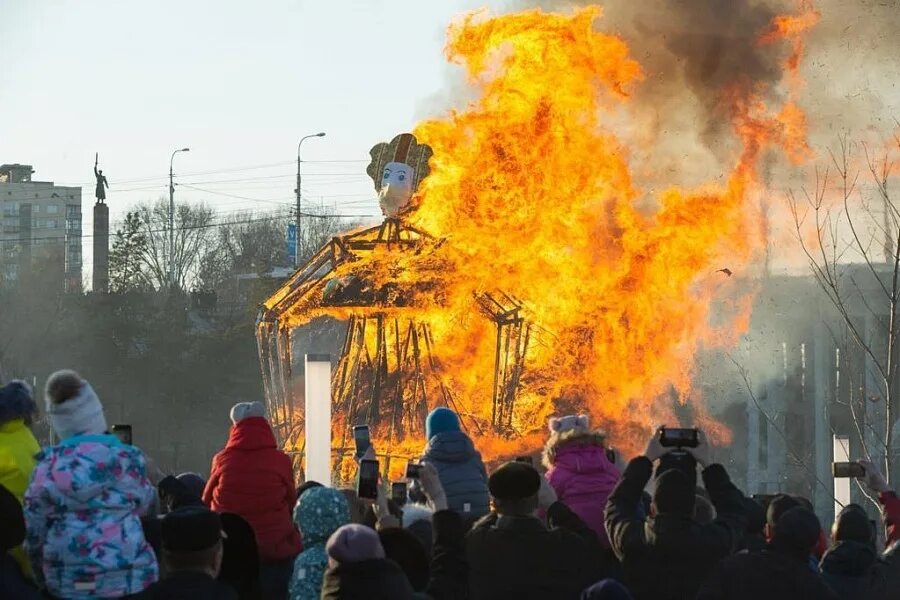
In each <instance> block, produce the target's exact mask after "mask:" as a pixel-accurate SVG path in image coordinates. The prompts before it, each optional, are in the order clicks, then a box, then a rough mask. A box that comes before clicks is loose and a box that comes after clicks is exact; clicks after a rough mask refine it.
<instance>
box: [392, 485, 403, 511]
mask: <svg viewBox="0 0 900 600" xmlns="http://www.w3.org/2000/svg"><path fill="white" fill-rule="evenodd" d="M391 500H393V501H394V503H395V504H396V505H397V506H405V505H406V483H405V482H403V481H395V482H394V483H392V484H391Z"/></svg>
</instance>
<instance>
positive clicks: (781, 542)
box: [771, 506, 822, 558]
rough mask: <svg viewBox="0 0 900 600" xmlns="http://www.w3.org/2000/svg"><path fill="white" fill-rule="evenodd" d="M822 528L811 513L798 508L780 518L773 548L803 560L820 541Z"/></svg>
mask: <svg viewBox="0 0 900 600" xmlns="http://www.w3.org/2000/svg"><path fill="white" fill-rule="evenodd" d="M821 530H822V526H821V525H820V524H819V519H818V517H816V515H815V514H813V513H812V512H811V511H809V510H807V509H806V508H804V507H802V506H796V507H794V508H792V509H790V510H788V511H787V512H785V513H783V514H782V515H781V516H780V517H778V521H776V523H775V528H774V531H773V534H772V542H771V544H772V547H773V548H775V549H778V550H782V551H784V552H786V553H789V554H792V555H795V556H797V557H798V558H802V557H805V556H808V555H809V554H810V552H812V550H813V548H814V547H815V546H816V543H817V542H818V541H819V533H820V532H821Z"/></svg>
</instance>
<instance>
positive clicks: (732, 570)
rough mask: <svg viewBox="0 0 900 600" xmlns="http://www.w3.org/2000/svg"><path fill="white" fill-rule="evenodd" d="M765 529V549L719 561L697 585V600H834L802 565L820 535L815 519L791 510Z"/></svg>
mask: <svg viewBox="0 0 900 600" xmlns="http://www.w3.org/2000/svg"><path fill="white" fill-rule="evenodd" d="M770 529H771V530H772V531H771V534H772V535H771V542H770V543H769V544H768V546H767V547H766V549H765V550H763V551H762V552H751V553H741V554H736V555H734V556H731V557H729V558H726V559H725V560H723V561H722V562H721V563H719V565H717V566H716V567H715V569H713V571H712V573H711V574H710V576H709V578H708V579H707V580H706V581H705V582H704V583H703V585H702V587H701V588H700V591H699V593H698V594H697V600H758V599H759V598H765V599H766V600H798V599H800V598H803V599H804V600H837V596H836V595H835V594H834V592H833V591H832V590H831V589H830V588H829V587H828V586H827V585H826V584H825V582H824V581H822V578H821V577H819V576H818V575H817V574H816V573H815V572H813V571H812V570H811V569H810V568H809V564H808V560H809V556H810V554H811V553H812V551H813V548H815V545H816V543H817V541H818V539H819V531H820V530H821V526H820V525H819V520H818V519H817V518H816V515H814V514H813V513H812V512H810V511H809V510H807V509H806V508H804V507H802V506H795V507H793V508H791V509H789V510H787V511H786V512H784V513H783V514H781V515H780V516H779V517H778V519H777V521H776V522H775V524H774V525H773V524H770Z"/></svg>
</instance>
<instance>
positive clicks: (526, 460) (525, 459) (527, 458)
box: [516, 456, 534, 467]
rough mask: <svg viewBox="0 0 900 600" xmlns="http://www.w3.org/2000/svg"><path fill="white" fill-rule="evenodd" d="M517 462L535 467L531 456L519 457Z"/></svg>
mask: <svg viewBox="0 0 900 600" xmlns="http://www.w3.org/2000/svg"><path fill="white" fill-rule="evenodd" d="M516 462H520V463H525V464H526V465H531V466H532V467H533V466H534V459H533V458H531V457H530V456H517V457H516Z"/></svg>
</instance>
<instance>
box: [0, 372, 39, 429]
mask: <svg viewBox="0 0 900 600" xmlns="http://www.w3.org/2000/svg"><path fill="white" fill-rule="evenodd" d="M36 412H37V405H35V403H34V395H33V394H32V392H31V386H30V385H28V384H27V383H25V382H24V381H19V380H13V381H10V382H9V383H7V384H6V385H4V386H3V387H0V424H3V423H8V422H10V421H15V420H16V419H22V420H23V421H25V424H26V425H31V421H32V419H33V418H34V414H35V413H36Z"/></svg>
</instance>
